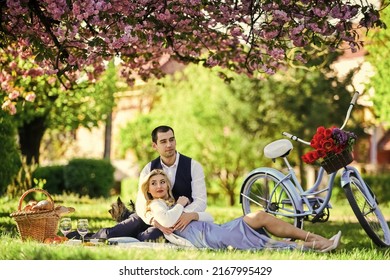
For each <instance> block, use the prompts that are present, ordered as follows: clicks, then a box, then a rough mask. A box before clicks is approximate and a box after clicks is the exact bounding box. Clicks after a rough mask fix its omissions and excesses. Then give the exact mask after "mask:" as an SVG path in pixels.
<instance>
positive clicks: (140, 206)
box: [135, 162, 152, 225]
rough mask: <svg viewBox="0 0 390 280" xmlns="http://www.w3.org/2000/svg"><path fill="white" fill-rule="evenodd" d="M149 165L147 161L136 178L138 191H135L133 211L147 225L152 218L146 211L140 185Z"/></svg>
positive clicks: (148, 170) (148, 169) (147, 172)
mask: <svg viewBox="0 0 390 280" xmlns="http://www.w3.org/2000/svg"><path fill="white" fill-rule="evenodd" d="M150 165H151V163H150V162H149V163H148V164H147V165H145V167H144V168H143V169H142V171H141V173H140V175H139V179H138V193H137V199H136V200H135V211H136V212H137V215H138V216H140V218H141V219H142V220H143V221H144V222H145V223H146V224H148V225H150V222H151V221H150V220H151V218H152V215H151V213H150V212H146V199H145V197H144V194H143V193H142V190H141V186H142V182H143V181H144V178H145V176H146V175H148V174H149V172H150Z"/></svg>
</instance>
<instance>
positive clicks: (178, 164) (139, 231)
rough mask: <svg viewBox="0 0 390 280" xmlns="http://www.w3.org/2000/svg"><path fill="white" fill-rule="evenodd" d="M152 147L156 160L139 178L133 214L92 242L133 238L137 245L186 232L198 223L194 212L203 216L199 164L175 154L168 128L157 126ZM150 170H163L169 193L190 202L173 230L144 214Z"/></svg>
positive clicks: (204, 200) (203, 193)
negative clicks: (143, 189) (166, 175)
mask: <svg viewBox="0 0 390 280" xmlns="http://www.w3.org/2000/svg"><path fill="white" fill-rule="evenodd" d="M152 147H153V149H155V150H156V151H157V152H158V153H159V157H157V158H156V159H154V160H152V161H151V162H149V163H148V164H147V165H146V166H145V167H144V168H143V169H142V171H141V174H140V176H139V186H138V195H137V199H136V205H135V208H136V213H134V214H132V215H130V216H129V218H128V219H126V220H124V221H122V222H120V223H118V224H117V225H115V226H114V227H111V228H103V229H101V230H99V231H98V232H97V233H95V234H93V235H92V237H93V238H112V237H123V236H128V237H135V238H137V239H138V240H140V241H152V240H157V239H158V238H160V237H161V238H162V237H163V233H165V234H170V233H172V232H173V231H174V230H176V229H178V230H180V229H183V228H185V227H186V226H187V225H188V224H189V223H190V222H191V221H192V220H195V219H197V217H198V216H197V215H196V214H195V213H194V212H204V211H205V209H206V205H207V191H206V183H205V177H204V172H203V168H202V166H201V165H200V164H199V162H197V161H195V160H194V159H191V158H189V157H187V156H185V155H183V154H180V153H178V152H177V151H176V139H175V133H174V131H173V129H172V128H171V127H169V126H165V125H164V126H158V127H156V128H155V129H154V130H153V131H152ZM153 169H163V170H164V171H165V172H166V173H167V174H168V176H169V179H170V180H171V184H172V192H173V195H174V197H175V198H176V199H177V197H179V196H186V197H189V198H190V202H191V203H189V204H188V205H187V206H186V207H185V209H184V213H183V214H182V216H181V217H180V219H179V220H178V222H177V223H176V224H175V226H174V227H173V228H165V227H163V226H161V225H160V224H158V223H157V222H156V221H154V220H153V217H152V216H150V213H149V214H148V213H147V212H146V201H145V197H144V196H143V194H142V190H141V185H142V181H143V179H144V177H145V175H146V174H148V173H149V172H150V171H151V170H153Z"/></svg>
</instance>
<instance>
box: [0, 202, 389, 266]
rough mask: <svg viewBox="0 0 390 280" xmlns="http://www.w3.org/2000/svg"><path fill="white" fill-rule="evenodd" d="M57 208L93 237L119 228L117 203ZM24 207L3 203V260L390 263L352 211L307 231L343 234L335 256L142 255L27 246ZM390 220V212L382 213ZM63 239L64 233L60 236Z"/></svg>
mask: <svg viewBox="0 0 390 280" xmlns="http://www.w3.org/2000/svg"><path fill="white" fill-rule="evenodd" d="M53 198H54V200H55V203H56V205H64V206H71V207H74V208H75V209H76V212H75V213H72V214H70V215H67V216H70V217H71V218H72V219H73V220H74V221H75V220H76V219H77V218H81V217H83V218H88V219H89V221H90V226H91V231H97V230H98V229H100V228H102V227H109V226H113V225H114V224H115V222H114V221H113V220H111V218H110V216H109V213H108V209H109V206H110V204H111V202H113V201H114V200H115V199H116V197H115V198H114V197H113V198H110V199H107V200H104V199H88V198H81V199H80V198H78V197H76V196H56V197H53ZM17 204H18V201H17V200H7V199H6V198H1V199H0V232H1V234H0V235H1V239H0V248H4V249H2V250H0V260H130V259H131V260H156V259H158V260H390V248H386V249H381V248H378V247H376V246H375V245H374V244H373V243H372V242H371V240H370V239H369V238H368V236H367V235H366V233H365V232H364V230H363V229H362V228H361V226H360V225H359V224H358V222H357V220H356V218H355V217H354V216H353V213H352V210H351V209H350V207H349V206H348V205H337V206H335V205H333V207H334V209H331V214H330V219H329V221H327V222H326V223H316V224H311V223H309V222H306V223H305V229H306V230H309V231H312V232H316V233H319V234H321V235H324V236H332V235H333V234H335V233H336V232H337V231H339V230H341V231H342V232H343V236H342V245H341V246H340V248H339V249H338V250H336V251H335V252H332V253H327V254H323V253H316V252H301V251H298V250H296V251H270V250H262V251H238V250H192V249H165V248H164V249H161V248H159V249H139V248H122V247H119V246H96V247H83V246H68V245H63V244H53V245H48V244H41V243H38V242H31V241H28V242H27V241H26V242H23V241H21V239H20V237H19V234H18V232H17V228H16V223H15V221H14V220H13V219H12V218H11V217H10V216H9V215H10V213H12V212H14V211H16V208H17ZM208 211H209V212H211V213H212V214H213V216H214V218H215V220H216V222H218V223H223V222H226V221H229V220H231V219H233V218H236V217H238V216H239V215H241V214H242V211H241V208H240V206H235V207H215V206H214V207H213V206H210V207H209V208H208ZM382 211H383V212H384V214H385V215H386V217H387V218H388V220H389V217H390V210H389V207H386V206H385V208H384V209H382ZM59 234H61V233H59Z"/></svg>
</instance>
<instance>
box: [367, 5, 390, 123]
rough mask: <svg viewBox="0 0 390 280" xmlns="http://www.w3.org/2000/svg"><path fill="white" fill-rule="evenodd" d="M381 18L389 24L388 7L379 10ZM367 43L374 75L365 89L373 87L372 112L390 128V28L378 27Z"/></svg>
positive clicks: (368, 58)
mask: <svg viewBox="0 0 390 280" xmlns="http://www.w3.org/2000/svg"><path fill="white" fill-rule="evenodd" d="M380 13H381V18H382V20H383V22H384V23H385V24H386V25H388V26H389V25H390V8H389V7H388V6H387V7H386V8H385V9H383V10H382V11H381V12H380ZM369 39H370V40H369V43H368V44H367V45H366V49H367V50H368V54H367V55H366V58H367V61H369V62H370V63H371V65H372V66H373V67H374V71H375V75H373V76H372V77H371V78H370V80H369V82H367V89H370V88H373V89H374V94H373V96H372V101H373V102H374V107H373V108H374V112H375V113H376V116H377V118H378V119H379V120H380V121H381V122H382V123H383V124H384V126H385V127H386V128H390V107H389V106H384V104H390V94H389V89H388V84H389V82H390V61H389V59H388V53H389V50H390V30H389V29H388V28H386V29H385V28H384V29H378V30H376V32H373V33H371V34H370V37H369Z"/></svg>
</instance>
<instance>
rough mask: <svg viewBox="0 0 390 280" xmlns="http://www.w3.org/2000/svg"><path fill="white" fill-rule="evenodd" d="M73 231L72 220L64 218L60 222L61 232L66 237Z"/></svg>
mask: <svg viewBox="0 0 390 280" xmlns="http://www.w3.org/2000/svg"><path fill="white" fill-rule="evenodd" d="M71 230H72V220H71V219H70V218H62V219H61V221H60V231H61V232H62V234H63V235H64V236H65V237H66V235H67V234H68V233H69V232H70V231H71Z"/></svg>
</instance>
